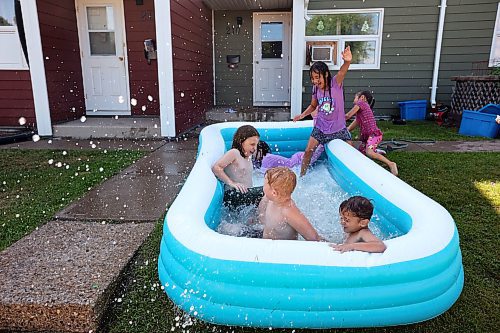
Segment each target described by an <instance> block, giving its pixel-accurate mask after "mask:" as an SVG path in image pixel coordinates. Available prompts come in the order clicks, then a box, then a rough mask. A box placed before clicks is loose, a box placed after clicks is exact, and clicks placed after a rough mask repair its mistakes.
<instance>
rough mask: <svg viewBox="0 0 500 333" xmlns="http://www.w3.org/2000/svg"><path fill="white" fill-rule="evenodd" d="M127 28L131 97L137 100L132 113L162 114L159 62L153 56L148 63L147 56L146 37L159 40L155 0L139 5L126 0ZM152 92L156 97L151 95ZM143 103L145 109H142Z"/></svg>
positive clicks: (146, 0)
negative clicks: (159, 93) (159, 92)
mask: <svg viewBox="0 0 500 333" xmlns="http://www.w3.org/2000/svg"><path fill="white" fill-rule="evenodd" d="M123 5H124V9H125V30H126V35H127V49H128V50H127V51H128V54H127V58H128V67H129V79H130V98H135V99H136V100H137V105H135V106H133V105H131V108H132V115H135V116H138V115H155V116H159V115H160V105H159V101H158V64H157V62H156V60H151V64H150V65H148V62H147V60H146V58H145V57H144V40H145V39H149V38H152V39H154V40H155V41H156V30H155V11H154V0H145V1H144V4H143V5H136V4H135V0H124V1H123ZM149 96H151V97H152V98H153V101H150V100H149V99H148V97H149ZM143 106H145V107H146V110H145V111H143V110H142V109H143Z"/></svg>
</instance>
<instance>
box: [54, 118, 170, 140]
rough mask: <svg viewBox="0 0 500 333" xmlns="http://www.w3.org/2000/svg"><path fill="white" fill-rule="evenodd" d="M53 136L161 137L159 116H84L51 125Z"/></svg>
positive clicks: (95, 137) (80, 137)
mask: <svg viewBox="0 0 500 333" xmlns="http://www.w3.org/2000/svg"><path fill="white" fill-rule="evenodd" d="M52 129H53V135H54V137H62V138H73V139H98V138H101V139H102V138H107V139H162V137H161V133H160V117H123V116H122V117H118V116H109V117H90V116H89V117H86V118H82V119H77V120H73V121H69V122H66V123H62V124H57V125H53V126H52Z"/></svg>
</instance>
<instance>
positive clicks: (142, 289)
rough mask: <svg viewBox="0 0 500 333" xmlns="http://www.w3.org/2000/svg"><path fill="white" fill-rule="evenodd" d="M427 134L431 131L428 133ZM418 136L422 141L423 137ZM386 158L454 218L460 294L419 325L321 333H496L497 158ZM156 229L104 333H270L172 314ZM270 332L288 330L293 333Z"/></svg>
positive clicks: (406, 154) (477, 155)
mask: <svg viewBox="0 0 500 333" xmlns="http://www.w3.org/2000/svg"><path fill="white" fill-rule="evenodd" d="M395 133H396V132H395ZM428 133H432V132H431V130H429V132H428ZM412 135H413V134H412ZM418 138H419V139H423V137H422V136H420V137H418ZM390 159H391V160H393V161H395V162H397V163H398V165H399V170H400V177H401V179H403V180H404V181H406V182H407V183H409V184H410V185H412V186H413V187H415V188H417V189H418V190H420V191H422V192H423V193H425V194H426V195H428V196H429V197H431V198H433V199H434V200H436V201H437V202H439V203H440V204H441V205H443V206H444V207H445V208H446V209H447V210H448V211H449V212H450V213H451V215H452V216H453V217H454V219H455V221H456V224H457V227H458V231H459V235H460V242H461V249H462V255H463V265H464V270H465V286H464V290H463V292H462V295H461V296H460V298H459V300H458V301H457V303H456V304H455V305H454V306H453V307H452V308H451V309H450V310H449V311H447V312H445V313H444V314H442V315H441V316H438V317H437V318H434V319H431V320H428V321H426V322H423V323H419V324H413V325H406V326H398V327H390V328H382V329H381V328H373V329H361V330H359V329H358V330H349V329H346V330H322V331H318V332H495V331H497V329H495V327H497V319H498V318H499V315H500V312H499V301H498V290H500V289H499V287H500V283H499V272H500V267H499V256H498V249H497V240H498V235H499V234H500V233H499V231H500V230H499V228H500V226H499V223H498V221H499V215H500V169H499V168H498V161H500V154H499V153H409V152H393V153H390ZM161 225H162V221H159V222H158V225H157V227H156V229H155V231H154V232H153V234H152V235H151V236H150V238H149V239H148V241H147V242H146V243H145V245H144V246H143V247H142V248H141V250H140V252H139V254H138V256H137V257H136V259H135V262H134V263H133V265H132V266H131V268H130V270H129V271H128V273H127V274H126V278H125V281H124V283H123V285H122V290H121V291H120V292H119V293H118V295H117V296H116V297H115V299H114V301H113V302H112V305H111V307H110V311H109V313H108V314H107V322H106V324H105V328H104V330H105V331H106V332H108V331H109V332H170V331H175V332H187V331H189V332H262V333H263V332H269V329H253V328H239V327H224V326H215V325H209V324H205V323H203V322H200V321H198V320H196V319H191V318H189V317H188V316H186V315H184V314H183V313H182V311H180V310H178V309H176V307H175V306H174V305H173V304H172V302H170V300H169V299H168V298H167V296H166V295H165V293H164V292H163V291H162V290H161V288H160V285H159V281H158V275H157V257H158V253H159V242H160V239H161V235H162V229H161ZM430 232H432V231H430ZM273 331H274V332H292V330H291V329H287V330H281V329H273ZM309 331H310V330H302V329H300V330H299V329H298V330H295V332H309Z"/></svg>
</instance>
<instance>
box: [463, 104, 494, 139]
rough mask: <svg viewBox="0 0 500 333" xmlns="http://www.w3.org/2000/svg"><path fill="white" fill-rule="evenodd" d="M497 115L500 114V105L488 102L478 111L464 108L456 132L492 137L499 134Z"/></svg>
mask: <svg viewBox="0 0 500 333" xmlns="http://www.w3.org/2000/svg"><path fill="white" fill-rule="evenodd" d="M497 115H500V105H496V104H488V105H486V106H484V107H483V108H481V109H480V110H478V111H470V110H464V111H463V113H462V122H461V123H460V129H459V131H458V133H460V134H462V135H469V136H484V137H487V138H492V139H494V138H496V137H498V136H499V135H500V125H499V124H497V123H496V117H497Z"/></svg>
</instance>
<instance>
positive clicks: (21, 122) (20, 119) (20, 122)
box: [18, 117, 26, 126]
mask: <svg viewBox="0 0 500 333" xmlns="http://www.w3.org/2000/svg"><path fill="white" fill-rule="evenodd" d="M18 122H19V125H21V126H23V125H24V124H26V118H24V117H21V118H19V120H18Z"/></svg>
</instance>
